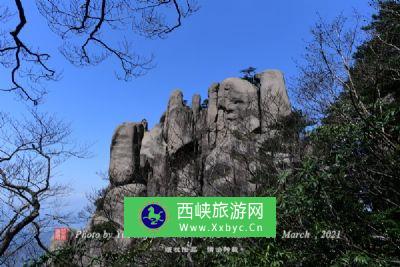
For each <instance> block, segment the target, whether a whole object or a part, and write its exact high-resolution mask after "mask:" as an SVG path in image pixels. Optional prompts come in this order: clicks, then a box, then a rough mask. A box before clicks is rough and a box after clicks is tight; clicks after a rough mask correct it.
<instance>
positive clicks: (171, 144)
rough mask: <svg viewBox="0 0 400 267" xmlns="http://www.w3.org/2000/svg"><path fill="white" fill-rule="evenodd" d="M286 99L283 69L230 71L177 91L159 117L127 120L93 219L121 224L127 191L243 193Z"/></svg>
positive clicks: (138, 193)
mask: <svg viewBox="0 0 400 267" xmlns="http://www.w3.org/2000/svg"><path fill="white" fill-rule="evenodd" d="M290 112H291V105H290V102H289V98H288V95H287V91H286V86H285V81H284V77H283V74H282V73H281V72H280V71H277V70H268V71H264V72H262V73H259V74H257V75H255V76H254V78H253V79H252V80H251V81H249V80H246V79H242V78H228V79H225V80H224V81H222V82H221V83H214V84H212V85H211V86H210V88H209V89H208V99H207V101H206V102H204V103H203V104H201V99H200V96H199V95H194V96H193V98H192V104H191V107H189V106H188V105H186V104H185V101H184V100H183V95H182V92H181V91H179V90H175V91H173V92H172V94H171V97H170V99H169V101H168V107H167V110H166V112H165V113H164V114H163V116H162V117H161V119H160V122H159V123H158V124H157V125H155V126H154V127H153V128H152V129H150V130H147V121H146V120H143V121H142V122H140V123H132V122H126V123H123V124H122V125H120V126H118V127H117V129H116V130H115V133H114V135H113V137H112V142H111V150H110V152H111V155H110V168H109V177H110V186H109V187H108V190H107V193H106V195H105V197H104V199H105V201H104V203H106V204H105V205H104V206H103V210H98V211H97V212H96V214H95V216H94V217H93V219H92V225H93V224H96V221H100V222H102V221H104V218H108V219H109V220H112V221H114V222H116V223H117V224H118V225H120V226H121V227H122V225H123V214H122V205H123V204H122V202H123V197H124V196H182V195H183V196H219V195H224V196H245V195H250V194H251V193H252V192H254V190H255V188H256V186H257V185H256V184H254V182H252V181H251V179H250V178H251V175H250V172H251V171H252V169H255V168H256V167H257V166H256V164H257V163H256V162H248V161H246V159H243V158H241V156H242V157H243V156H245V158H247V159H251V157H252V155H256V153H257V148H258V146H259V145H260V143H261V142H263V141H264V140H266V138H268V137H271V135H274V134H277V133H276V132H274V130H272V129H271V127H270V125H272V124H273V123H274V122H275V121H276V120H277V119H278V118H280V117H282V116H287V115H289V114H290Z"/></svg>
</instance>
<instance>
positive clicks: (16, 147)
mask: <svg viewBox="0 0 400 267" xmlns="http://www.w3.org/2000/svg"><path fill="white" fill-rule="evenodd" d="M69 135H70V130H69V127H68V125H66V124H65V123H62V122H60V121H57V120H56V119H55V118H54V117H51V116H47V115H46V114H40V113H38V112H36V111H31V118H26V119H22V120H16V119H14V118H12V117H10V116H9V115H7V114H4V113H0V202H1V204H0V264H5V262H7V261H8V260H9V259H12V258H15V256H16V255H17V253H18V252H19V251H20V250H21V249H23V248H25V247H27V246H28V245H30V244H31V243H32V241H35V242H36V243H37V245H39V247H41V248H42V249H46V248H45V246H44V245H43V243H42V241H41V239H40V238H41V229H42V227H45V226H46V225H49V223H51V222H54V221H55V220H58V223H60V221H61V220H62V219H63V218H62V216H58V215H57V212H56V211H54V212H50V208H49V205H50V204H51V203H52V202H53V201H56V200H57V199H55V197H60V195H61V194H64V193H65V192H66V191H65V190H66V188H65V187H63V186H58V185H56V184H54V183H53V182H52V178H53V171H54V169H55V168H56V167H57V166H58V165H59V164H60V163H62V162H63V161H64V160H66V159H67V158H69V157H71V156H74V157H83V156H85V151H86V150H85V149H84V148H78V147H74V146H73V144H72V143H71V142H70V140H69ZM44 210H46V212H44Z"/></svg>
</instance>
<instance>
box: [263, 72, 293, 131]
mask: <svg viewBox="0 0 400 267" xmlns="http://www.w3.org/2000/svg"><path fill="white" fill-rule="evenodd" d="M256 79H258V80H259V81H260V106H261V110H262V112H261V124H262V130H263V131H264V132H266V131H268V129H269V127H268V126H269V124H270V123H273V122H275V121H276V119H277V118H279V116H287V115H289V114H290V112H291V104H290V101H289V97H288V94H287V90H286V85H285V79H284V76H283V73H282V72H281V71H279V70H267V71H264V72H262V73H259V74H257V75H256Z"/></svg>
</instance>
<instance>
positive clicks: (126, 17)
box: [0, 0, 198, 104]
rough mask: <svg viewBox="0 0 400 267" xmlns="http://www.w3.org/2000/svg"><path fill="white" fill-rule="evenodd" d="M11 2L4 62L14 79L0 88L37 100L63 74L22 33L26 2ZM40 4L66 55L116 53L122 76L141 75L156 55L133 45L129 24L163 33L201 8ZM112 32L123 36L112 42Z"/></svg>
mask: <svg viewBox="0 0 400 267" xmlns="http://www.w3.org/2000/svg"><path fill="white" fill-rule="evenodd" d="M13 2H14V4H12V3H9V4H8V5H6V4H4V3H1V4H0V22H1V23H2V27H1V28H2V29H1V30H2V31H1V32H0V63H1V64H2V66H3V67H4V68H7V69H9V70H10V75H11V77H10V78H11V79H10V83H9V84H8V85H7V84H1V85H0V89H1V90H2V91H14V92H17V93H18V94H19V95H20V96H21V97H23V98H24V99H27V100H29V101H32V102H33V103H34V104H37V103H38V101H40V100H41V98H42V97H43V95H44V94H45V92H46V91H45V89H44V85H43V82H45V81H53V80H57V79H58V77H59V75H58V72H57V71H56V68H54V67H52V66H50V64H49V59H50V54H49V53H46V52H43V51H41V49H40V48H39V49H34V48H32V47H33V42H32V41H30V40H26V39H25V38H23V37H22V32H23V30H24V28H25V27H26V26H27V24H28V23H29V18H28V17H27V16H26V12H25V6H24V3H23V2H22V1H21V0H15V1H13ZM36 6H37V7H38V10H39V12H40V13H41V14H42V15H43V17H44V18H45V19H46V20H47V24H48V26H49V28H50V29H51V30H52V31H53V32H55V33H56V34H57V35H58V36H59V37H60V38H61V40H62V45H61V48H60V52H61V53H62V54H63V55H64V56H65V57H66V58H67V60H69V61H70V62H71V63H72V64H74V65H77V66H91V65H96V64H98V63H100V62H102V61H104V60H105V59H106V58H108V57H110V56H112V57H114V58H116V59H117V61H118V62H119V65H120V67H121V70H120V72H119V73H117V77H118V78H120V79H124V80H129V79H131V78H133V77H138V76H141V75H143V74H145V73H146V72H147V71H148V70H149V69H150V68H152V66H153V64H152V59H153V57H152V56H150V57H142V56H140V55H139V54H138V53H137V52H136V51H135V49H133V44H132V42H131V41H129V38H126V36H125V34H126V33H127V32H128V31H129V30H130V33H134V34H137V35H141V36H143V37H145V38H165V37H166V36H167V35H168V34H169V33H171V32H172V31H174V30H175V29H177V28H178V27H180V26H181V25H182V21H183V19H184V18H186V17H188V16H189V15H191V14H193V13H194V12H195V11H196V10H197V9H198V6H197V4H196V3H195V2H194V1H193V0H135V1H126V0H72V1H62V0H36ZM14 17H16V18H17V24H16V25H13V24H12V22H14V20H13V18H14ZM10 23H11V25H10ZM130 33H128V34H130ZM128 34H126V35H128ZM112 35H114V36H118V37H120V38H119V39H120V41H119V42H113V41H112V39H113V38H112Z"/></svg>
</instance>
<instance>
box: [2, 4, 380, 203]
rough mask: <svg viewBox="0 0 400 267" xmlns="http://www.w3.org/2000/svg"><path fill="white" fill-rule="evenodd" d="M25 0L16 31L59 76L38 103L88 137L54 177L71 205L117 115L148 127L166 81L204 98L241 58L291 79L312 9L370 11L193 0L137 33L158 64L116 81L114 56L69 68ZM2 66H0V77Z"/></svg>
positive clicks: (5, 101) (88, 184)
mask: <svg viewBox="0 0 400 267" xmlns="http://www.w3.org/2000/svg"><path fill="white" fill-rule="evenodd" d="M24 2H25V3H26V5H27V7H28V8H27V10H26V13H27V14H26V15H27V18H28V25H27V27H26V28H25V29H24V32H23V37H24V38H26V40H28V39H29V40H30V41H31V44H32V45H33V46H40V47H41V48H42V50H43V51H47V52H49V53H51V54H52V55H53V58H52V61H51V64H52V66H54V67H56V68H58V69H60V70H62V71H63V75H62V77H63V78H62V80H61V81H59V82H57V83H51V84H48V86H47V88H48V90H49V95H48V96H47V97H46V99H45V103H44V104H43V105H42V106H41V107H40V110H42V111H48V112H50V113H53V114H57V116H58V117H59V118H61V119H64V120H66V121H68V122H70V123H71V128H72V130H73V137H74V139H76V140H78V141H79V142H87V143H93V146H92V147H91V149H90V152H91V153H92V154H93V157H91V158H89V159H83V160H82V159H72V160H69V161H68V162H66V163H65V164H64V165H63V166H62V167H60V168H59V169H58V171H57V176H56V177H55V179H56V181H57V182H59V183H64V184H68V185H70V186H71V187H72V189H73V191H72V193H71V195H70V196H69V197H68V198H67V201H68V205H69V207H70V208H71V209H72V210H75V211H79V210H80V209H81V208H83V207H84V205H85V204H86V203H87V200H86V197H85V194H86V193H89V192H91V191H93V189H98V188H101V187H104V186H105V185H106V182H105V181H102V180H101V178H100V177H99V176H97V175H96V172H101V171H106V170H107V169H108V163H109V146H110V141H111V136H112V133H113V131H114V129H115V128H116V127H117V126H118V125H119V124H120V123H122V122H124V121H141V120H142V119H143V118H146V119H147V120H148V122H149V125H150V127H152V126H153V125H154V124H155V123H157V122H158V120H159V117H160V116H161V114H162V113H163V111H164V110H165V109H166V105H167V102H168V97H169V95H170V93H171V92H172V90H173V89H176V88H179V89H181V90H182V91H183V93H184V97H185V99H188V100H189V102H190V99H191V96H192V95H193V94H194V93H200V94H201V96H202V98H203V99H204V98H205V97H206V96H207V88H208V86H209V85H210V84H211V83H212V82H218V81H221V80H223V79H225V78H227V77H231V76H238V75H239V70H241V69H243V68H246V67H248V66H254V67H256V68H257V70H259V71H262V70H264V69H280V70H282V71H283V72H284V73H285V76H286V80H287V82H289V84H290V80H291V79H292V78H293V77H295V76H296V65H295V62H294V60H296V59H299V58H300V56H301V54H302V53H303V52H304V46H305V41H306V40H307V39H308V38H310V33H309V32H310V27H311V26H312V25H313V24H314V23H315V21H316V20H317V13H319V14H320V15H321V16H322V17H323V18H326V19H327V20H329V19H332V18H334V17H335V16H337V15H338V14H340V13H341V12H343V13H344V14H345V15H351V14H352V12H353V10H357V11H358V12H359V13H361V14H362V15H365V16H366V17H367V18H369V15H370V14H371V12H372V10H371V9H370V7H369V5H368V1H366V0H335V1H333V0H331V1H328V0H323V1H321V0H303V1H295V0H291V1H276V0H274V1H270V0H250V1H238V0H218V1H199V3H200V5H201V9H200V10H199V11H198V12H197V13H196V14H194V15H193V16H192V17H190V18H188V19H187V20H185V21H184V24H183V26H182V27H181V28H179V29H178V30H177V31H176V32H173V33H172V34H171V35H170V36H169V37H168V38H167V39H164V40H142V39H140V42H138V43H137V45H138V46H137V47H138V49H139V51H141V52H142V53H143V54H145V55H146V54H150V53H153V54H154V56H155V63H156V64H157V66H156V68H155V69H153V70H151V71H150V72H149V73H148V74H147V75H146V76H143V77H140V78H138V79H135V80H133V81H131V82H123V81H119V80H117V79H116V78H115V76H114V69H115V68H117V67H118V66H117V62H116V61H114V60H113V59H110V60H107V61H106V62H104V63H103V64H101V65H99V66H96V67H89V68H76V67H73V66H71V65H70V64H69V63H68V62H67V61H66V60H65V59H64V58H63V57H62V56H60V55H57V47H58V46H59V45H60V44H61V42H60V40H59V38H58V37H57V36H56V35H55V34H54V33H52V32H51V31H49V29H48V28H47V25H46V23H45V21H44V19H43V18H42V17H41V16H40V14H39V13H38V11H37V9H36V7H35V5H34V1H28V0H25V1H24ZM128 35H131V34H128ZM115 37H116V36H115ZM132 40H136V39H135V37H134V36H133V34H132ZM7 74H8V73H7V72H5V71H4V69H0V81H1V80H3V79H6V78H7V77H8V76H7ZM0 103H1V106H0V109H1V111H7V112H9V113H13V114H20V113H23V112H24V105H23V104H21V103H19V102H18V101H15V97H14V96H13V95H12V94H4V93H2V94H0Z"/></svg>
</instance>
